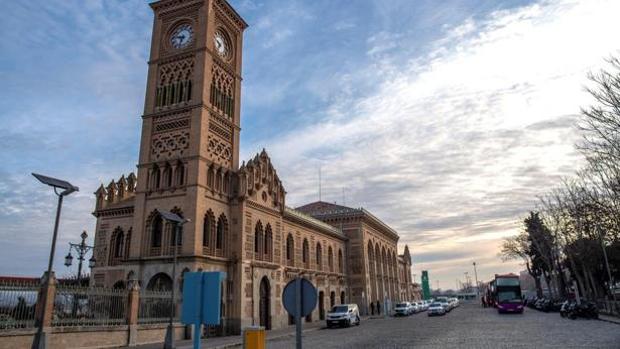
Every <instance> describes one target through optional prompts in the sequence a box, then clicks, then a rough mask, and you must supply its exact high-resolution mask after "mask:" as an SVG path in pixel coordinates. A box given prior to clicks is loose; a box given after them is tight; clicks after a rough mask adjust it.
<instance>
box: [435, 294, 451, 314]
mask: <svg viewBox="0 0 620 349" xmlns="http://www.w3.org/2000/svg"><path fill="white" fill-rule="evenodd" d="M436 302H437V303H440V304H441V305H442V306H443V307H444V309H445V310H446V313H447V312H449V311H450V310H452V307H451V306H450V301H449V300H448V298H447V297H437V299H436Z"/></svg>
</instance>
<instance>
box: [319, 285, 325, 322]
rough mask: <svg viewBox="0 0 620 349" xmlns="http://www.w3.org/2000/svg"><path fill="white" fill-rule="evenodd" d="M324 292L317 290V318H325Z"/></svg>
mask: <svg viewBox="0 0 620 349" xmlns="http://www.w3.org/2000/svg"><path fill="white" fill-rule="evenodd" d="M324 298H325V292H323V291H321V292H319V319H320V320H325V300H324Z"/></svg>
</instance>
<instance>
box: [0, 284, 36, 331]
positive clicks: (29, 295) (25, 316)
mask: <svg viewBox="0 0 620 349" xmlns="http://www.w3.org/2000/svg"><path fill="white" fill-rule="evenodd" d="M39 288H40V286H39V284H37V283H26V282H2V283H0V331H3V330H12V329H18V328H32V327H34V324H35V319H34V314H35V308H36V304H37V297H38V293H39Z"/></svg>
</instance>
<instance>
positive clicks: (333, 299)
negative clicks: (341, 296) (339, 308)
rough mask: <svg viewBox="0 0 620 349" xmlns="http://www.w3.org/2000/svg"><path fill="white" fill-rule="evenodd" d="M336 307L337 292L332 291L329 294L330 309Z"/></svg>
mask: <svg viewBox="0 0 620 349" xmlns="http://www.w3.org/2000/svg"><path fill="white" fill-rule="evenodd" d="M334 305H336V292H334V291H332V292H331V293H330V294H329V309H332V308H333V307H334Z"/></svg>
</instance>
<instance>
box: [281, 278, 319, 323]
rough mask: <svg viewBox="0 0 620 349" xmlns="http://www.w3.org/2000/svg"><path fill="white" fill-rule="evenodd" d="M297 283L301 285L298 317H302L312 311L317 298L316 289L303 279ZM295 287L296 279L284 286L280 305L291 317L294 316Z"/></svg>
mask: <svg viewBox="0 0 620 349" xmlns="http://www.w3.org/2000/svg"><path fill="white" fill-rule="evenodd" d="M299 281H300V282H299V284H300V285H301V292H300V295H301V314H300V315H299V316H301V317H304V316H306V315H308V314H310V313H311V312H312V311H313V310H314V308H315V307H316V301H317V298H318V297H317V292H316V287H314V285H312V283H311V282H310V281H308V280H307V279H305V278H300V280H299ZM296 285H297V279H293V280H291V281H289V282H288V284H286V286H285V287H284V291H282V304H283V305H284V309H286V311H287V312H288V313H289V314H290V315H292V316H295V315H296V314H295V309H296V300H297V298H296V296H297V295H296V290H297V287H296Z"/></svg>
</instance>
